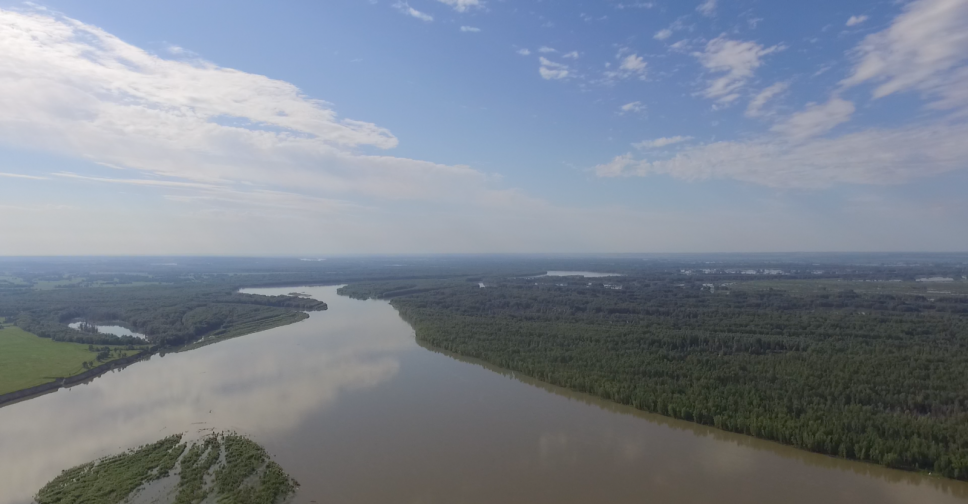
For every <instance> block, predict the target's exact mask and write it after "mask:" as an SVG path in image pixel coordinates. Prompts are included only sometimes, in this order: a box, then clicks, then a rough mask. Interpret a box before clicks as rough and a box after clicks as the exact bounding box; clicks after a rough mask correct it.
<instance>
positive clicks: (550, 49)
mask: <svg viewBox="0 0 968 504" xmlns="http://www.w3.org/2000/svg"><path fill="white" fill-rule="evenodd" d="M538 52H539V53H542V54H548V53H556V52H558V50H557V49H555V48H553V47H548V46H541V48H540V49H538Z"/></svg>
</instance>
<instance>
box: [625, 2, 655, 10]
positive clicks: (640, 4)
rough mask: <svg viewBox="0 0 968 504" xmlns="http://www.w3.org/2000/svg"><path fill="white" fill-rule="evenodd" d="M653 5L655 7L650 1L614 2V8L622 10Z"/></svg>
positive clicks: (647, 7) (645, 7) (651, 6)
mask: <svg viewBox="0 0 968 504" xmlns="http://www.w3.org/2000/svg"><path fill="white" fill-rule="evenodd" d="M653 7H655V4H654V3H652V2H635V3H628V4H627V3H618V4H615V8H616V9H618V10H624V9H651V8H653Z"/></svg>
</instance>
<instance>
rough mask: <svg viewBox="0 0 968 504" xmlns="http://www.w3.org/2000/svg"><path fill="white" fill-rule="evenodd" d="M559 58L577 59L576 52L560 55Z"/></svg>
mask: <svg viewBox="0 0 968 504" xmlns="http://www.w3.org/2000/svg"><path fill="white" fill-rule="evenodd" d="M561 57H562V58H571V59H578V51H572V52H570V53H568V54H564V55H562V56H561Z"/></svg>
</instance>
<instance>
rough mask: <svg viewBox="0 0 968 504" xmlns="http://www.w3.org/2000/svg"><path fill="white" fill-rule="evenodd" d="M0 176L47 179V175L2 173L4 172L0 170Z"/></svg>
mask: <svg viewBox="0 0 968 504" xmlns="http://www.w3.org/2000/svg"><path fill="white" fill-rule="evenodd" d="M0 177H6V178H18V179H28V180H47V177H41V176H37V175H23V174H21V173H4V172H0Z"/></svg>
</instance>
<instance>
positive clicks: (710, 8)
mask: <svg viewBox="0 0 968 504" xmlns="http://www.w3.org/2000/svg"><path fill="white" fill-rule="evenodd" d="M696 12H698V13H700V14H702V15H703V16H706V17H712V16H715V15H716V0H706V1H705V2H703V3H701V4H699V6H698V7H696Z"/></svg>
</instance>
